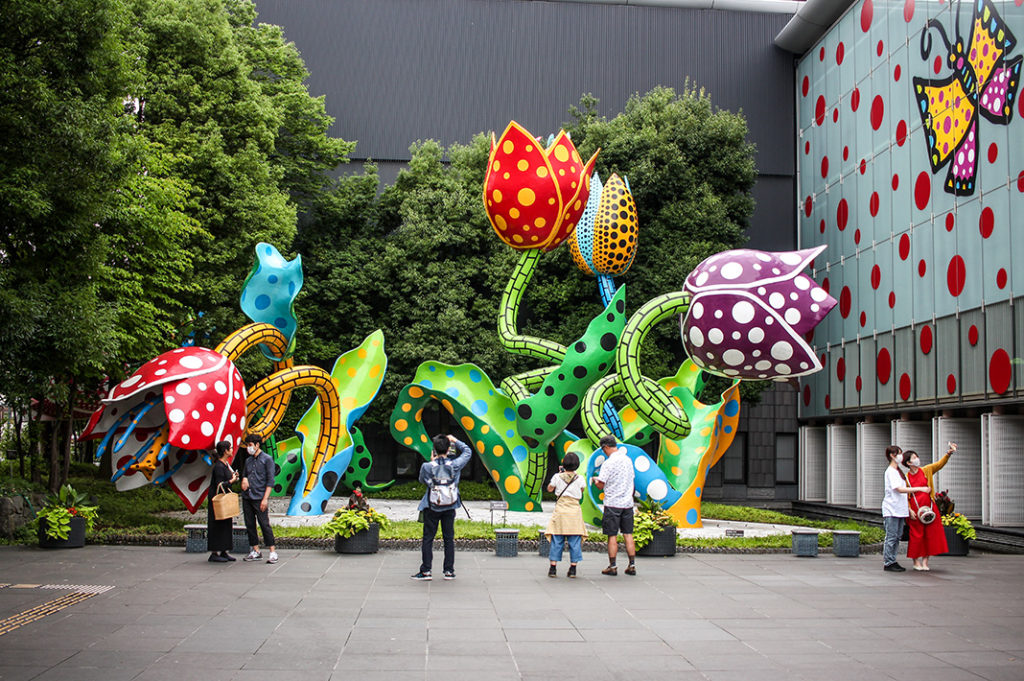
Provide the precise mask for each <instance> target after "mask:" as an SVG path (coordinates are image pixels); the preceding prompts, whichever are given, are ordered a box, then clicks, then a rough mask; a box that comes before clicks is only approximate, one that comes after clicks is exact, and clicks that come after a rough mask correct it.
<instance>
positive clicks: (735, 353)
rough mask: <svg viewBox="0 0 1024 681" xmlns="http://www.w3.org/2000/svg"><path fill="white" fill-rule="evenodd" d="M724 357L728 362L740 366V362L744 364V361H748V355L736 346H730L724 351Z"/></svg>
mask: <svg viewBox="0 0 1024 681" xmlns="http://www.w3.org/2000/svg"><path fill="white" fill-rule="evenodd" d="M722 359H724V360H725V363H726V364H728V365H730V366H734V367H735V366H739V365H740V364H743V362H744V361H746V357H745V356H744V355H743V353H742V352H740V351H739V350H737V349H735V348H729V349H728V350H726V351H725V352H724V353H722Z"/></svg>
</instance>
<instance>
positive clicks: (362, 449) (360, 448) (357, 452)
mask: <svg viewBox="0 0 1024 681" xmlns="http://www.w3.org/2000/svg"><path fill="white" fill-rule="evenodd" d="M365 450H366V447H364V446H362V445H359V446H357V447H356V454H362V453H363V452H364V451H365Z"/></svg>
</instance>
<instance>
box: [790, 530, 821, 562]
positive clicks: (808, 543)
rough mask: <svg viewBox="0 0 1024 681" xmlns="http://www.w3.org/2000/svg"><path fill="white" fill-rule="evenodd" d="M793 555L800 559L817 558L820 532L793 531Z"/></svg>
mask: <svg viewBox="0 0 1024 681" xmlns="http://www.w3.org/2000/svg"><path fill="white" fill-rule="evenodd" d="M793 555H794V556H798V557H800V558H817V557H818V531H817V530H793Z"/></svg>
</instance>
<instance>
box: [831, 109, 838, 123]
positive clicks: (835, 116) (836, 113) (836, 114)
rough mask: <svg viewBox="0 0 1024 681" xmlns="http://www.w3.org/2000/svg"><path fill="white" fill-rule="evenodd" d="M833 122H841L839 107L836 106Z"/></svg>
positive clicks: (833, 112)
mask: <svg viewBox="0 0 1024 681" xmlns="http://www.w3.org/2000/svg"><path fill="white" fill-rule="evenodd" d="M832 122H833V123H838V122H839V107H836V108H834V109H832Z"/></svg>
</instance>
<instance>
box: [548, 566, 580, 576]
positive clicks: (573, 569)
mask: <svg viewBox="0 0 1024 681" xmlns="http://www.w3.org/2000/svg"><path fill="white" fill-rule="evenodd" d="M551 576H552V577H554V575H551ZM565 576H566V577H568V578H569V579H576V566H575V565H570V566H569V572H567V573H566V575H565Z"/></svg>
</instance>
